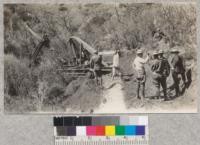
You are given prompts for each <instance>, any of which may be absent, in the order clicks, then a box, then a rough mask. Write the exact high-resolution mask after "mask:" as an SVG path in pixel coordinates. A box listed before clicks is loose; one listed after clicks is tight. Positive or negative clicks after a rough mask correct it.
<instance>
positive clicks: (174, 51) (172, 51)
mask: <svg viewBox="0 0 200 145" xmlns="http://www.w3.org/2000/svg"><path fill="white" fill-rule="evenodd" d="M170 52H171V53H179V50H178V49H176V48H174V49H172V50H170Z"/></svg>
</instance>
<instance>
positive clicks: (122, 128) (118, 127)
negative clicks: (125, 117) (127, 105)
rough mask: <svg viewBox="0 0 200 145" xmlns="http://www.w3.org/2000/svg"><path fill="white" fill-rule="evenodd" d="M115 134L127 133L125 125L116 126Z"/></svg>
mask: <svg viewBox="0 0 200 145" xmlns="http://www.w3.org/2000/svg"><path fill="white" fill-rule="evenodd" d="M115 132H116V133H115V134H116V135H125V127H124V126H115Z"/></svg>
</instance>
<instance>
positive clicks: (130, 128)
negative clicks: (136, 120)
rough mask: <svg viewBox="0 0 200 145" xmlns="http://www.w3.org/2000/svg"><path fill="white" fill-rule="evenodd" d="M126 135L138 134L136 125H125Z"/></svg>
mask: <svg viewBox="0 0 200 145" xmlns="http://www.w3.org/2000/svg"><path fill="white" fill-rule="evenodd" d="M125 135H136V126H134V125H128V126H125Z"/></svg>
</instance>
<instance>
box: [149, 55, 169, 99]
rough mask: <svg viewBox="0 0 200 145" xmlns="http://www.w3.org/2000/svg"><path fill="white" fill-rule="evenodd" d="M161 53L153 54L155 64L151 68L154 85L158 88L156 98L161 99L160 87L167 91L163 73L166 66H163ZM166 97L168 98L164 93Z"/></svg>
mask: <svg viewBox="0 0 200 145" xmlns="http://www.w3.org/2000/svg"><path fill="white" fill-rule="evenodd" d="M158 56H159V53H158V52H157V51H155V52H154V53H153V62H152V66H151V71H152V72H153V76H152V78H153V85H154V86H155V88H156V91H155V92H156V93H155V97H157V99H160V86H162V88H164V89H165V90H166V82H164V81H163V80H164V79H163V72H164V65H163V64H162V60H161V59H159V57H158ZM164 96H166V92H164Z"/></svg>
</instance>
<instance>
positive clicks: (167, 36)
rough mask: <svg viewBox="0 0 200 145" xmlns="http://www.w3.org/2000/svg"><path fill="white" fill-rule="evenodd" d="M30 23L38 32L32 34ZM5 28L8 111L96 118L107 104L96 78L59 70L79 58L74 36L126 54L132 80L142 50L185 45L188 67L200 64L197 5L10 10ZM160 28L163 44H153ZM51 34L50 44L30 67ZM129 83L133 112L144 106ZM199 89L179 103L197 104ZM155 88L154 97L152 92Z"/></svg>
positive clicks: (60, 6) (128, 103) (7, 7)
mask: <svg viewBox="0 0 200 145" xmlns="http://www.w3.org/2000/svg"><path fill="white" fill-rule="evenodd" d="M26 25H27V26H28V27H29V28H30V29H31V30H32V31H33V32H35V33H30V30H27V27H26ZM4 28H5V29H4V46H5V47H4V54H5V56H4V65H5V69H4V74H5V76H4V82H5V83H4V84H5V85H4V94H5V95H4V100H5V101H4V105H5V111H6V112H59V111H61V112H65V111H66V112H70V111H72V110H73V111H74V112H91V111H93V109H95V108H98V106H99V105H101V104H102V100H103V97H104V95H105V90H103V89H101V88H100V87H99V86H97V85H96V84H95V82H94V80H90V79H88V78H82V77H81V78H80V77H77V76H74V75H65V74H64V73H59V72H58V71H57V70H58V68H60V67H61V61H69V59H70V58H72V57H73V55H72V51H71V50H70V48H69V46H68V44H67V42H68V40H69V38H70V37H71V36H77V37H80V38H81V39H82V40H84V41H85V42H87V43H88V44H89V45H91V46H92V47H93V48H96V49H97V48H98V50H99V51H107V50H109V51H110V50H114V49H117V48H118V49H120V50H121V51H122V52H123V54H122V59H121V60H122V61H121V63H122V66H123V71H124V72H125V73H126V74H128V73H132V68H131V62H132V60H133V58H134V57H135V50H136V49H137V48H139V47H140V46H143V47H145V51H146V52H150V53H151V52H152V51H153V50H155V49H160V48H161V49H164V50H166V52H169V50H170V49H171V48H172V47H174V46H177V47H179V48H180V50H181V51H182V54H181V55H182V56H183V57H184V58H185V60H187V62H190V61H194V63H195V64H196V62H197V56H196V46H197V44H196V10H195V6H194V5H192V4H191V5H185V4H176V5H170V4H153V3H148V4H143V3H138V4H123V3H122V4H69V5H66V4H54V5H51V4H47V5H32V4H29V5H26V4H17V5H16V4H8V5H4ZM158 29H159V30H160V31H161V32H162V33H163V34H164V37H163V39H162V40H155V39H154V38H153V35H154V34H155V33H156V32H157V31H158ZM44 36H48V38H49V40H50V44H49V45H46V46H45V47H44V48H42V51H41V52H40V53H39V57H38V58H37V59H36V61H35V64H34V65H30V62H31V61H32V59H31V56H32V54H33V52H34V50H35V48H37V46H38V44H39V43H40V39H41V38H42V37H44ZM166 56H167V57H168V56H169V53H166ZM30 66H31V67H30ZM194 66H196V65H194ZM195 70H196V68H195V67H194V68H193V69H192V73H193V74H194V75H193V77H194V78H193V80H195V77H196V72H195ZM108 77H109V76H104V80H107V79H106V78H108ZM128 79H129V80H128V81H124V82H122V88H124V89H123V90H122V91H123V97H124V98H125V99H124V100H125V104H126V106H127V107H128V108H130V107H131V106H135V105H134V103H137V100H136V101H135V98H134V96H135V94H134V91H131V90H133V89H135V83H134V76H133V77H132V78H128ZM149 81H150V80H149ZM105 83H106V82H105ZM147 83H148V82H147ZM195 83H196V81H194V82H192V84H191V86H190V88H189V89H188V90H187V91H186V92H185V94H184V96H185V97H182V98H186V99H185V100H182V99H181V97H180V98H177V101H178V100H180V101H178V102H179V103H180V102H182V101H183V102H184V104H186V102H187V101H186V100H187V99H189V102H191V99H192V100H194V99H193V98H188V97H189V96H190V95H187V94H190V92H191V91H192V90H196V85H195ZM117 87H119V86H117ZM148 87H149V86H148V85H147V92H148V93H149V92H150V91H152V89H151V88H148ZM119 88H120V87H119ZM130 91H131V92H130ZM193 96H195V95H192V97H193ZM152 103H153V105H152V106H155V105H154V102H151V101H150V102H149V103H148V104H147V105H146V107H148V106H149V104H152ZM180 104H181V103H180ZM136 106H137V105H136ZM175 106H176V105H175Z"/></svg>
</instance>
